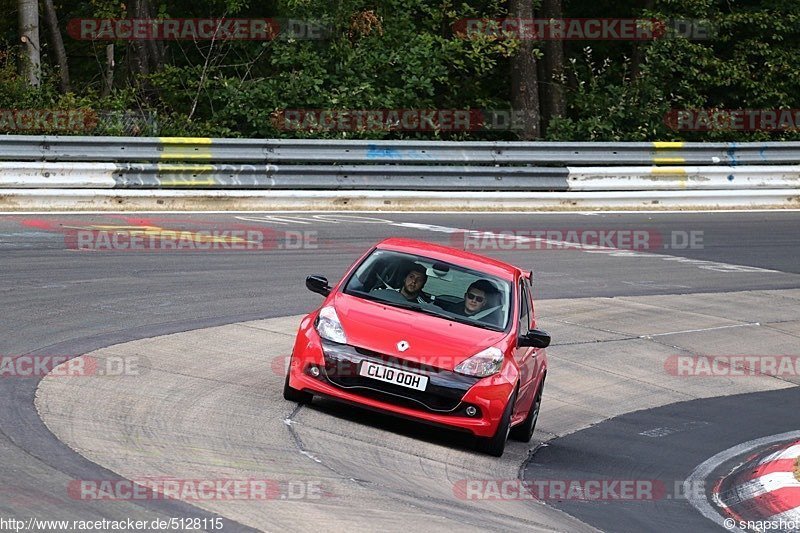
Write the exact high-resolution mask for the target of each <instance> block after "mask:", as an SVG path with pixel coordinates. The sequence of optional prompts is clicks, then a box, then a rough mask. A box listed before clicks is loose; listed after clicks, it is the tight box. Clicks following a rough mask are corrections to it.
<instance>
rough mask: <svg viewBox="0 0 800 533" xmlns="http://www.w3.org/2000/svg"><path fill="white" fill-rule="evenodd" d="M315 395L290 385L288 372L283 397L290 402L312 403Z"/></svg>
mask: <svg viewBox="0 0 800 533" xmlns="http://www.w3.org/2000/svg"><path fill="white" fill-rule="evenodd" d="M312 398H314V395H313V394H311V393H310V392H306V391H302V390H297V389H293V388H292V387H291V386H290V385H289V374H288V373H287V374H286V381H285V382H284V383H283V399H284V400H288V401H290V402H297V403H301V404H306V403H311V399H312Z"/></svg>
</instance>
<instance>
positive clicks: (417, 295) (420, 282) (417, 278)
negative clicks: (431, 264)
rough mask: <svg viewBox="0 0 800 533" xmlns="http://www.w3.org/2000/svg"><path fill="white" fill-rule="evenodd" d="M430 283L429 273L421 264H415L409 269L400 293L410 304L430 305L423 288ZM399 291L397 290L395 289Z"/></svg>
mask: <svg viewBox="0 0 800 533" xmlns="http://www.w3.org/2000/svg"><path fill="white" fill-rule="evenodd" d="M427 281H428V273H427V270H426V269H425V267H424V266H422V265H420V264H419V263H414V264H413V265H411V267H410V268H409V269H408V273H406V277H405V278H404V279H403V286H402V287H400V289H399V292H400V294H401V295H402V296H403V298H405V299H406V300H408V301H409V302H417V303H420V304H424V303H428V300H427V299H426V298H425V294H424V293H423V292H422V288H423V287H424V286H425V283H426V282H427ZM395 290H397V289H395Z"/></svg>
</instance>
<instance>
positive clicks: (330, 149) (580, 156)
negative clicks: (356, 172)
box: [0, 135, 800, 166]
mask: <svg viewBox="0 0 800 533" xmlns="http://www.w3.org/2000/svg"><path fill="white" fill-rule="evenodd" d="M0 160H2V161H83V162H87V161H92V162H140V163H148V162H149V163H157V162H177V161H182V162H210V163H211V162H214V163H252V164H257V163H261V164H270V163H298V164H308V163H331V164H332V163H360V164H364V163H392V164H415V163H416V164H419V163H425V164H462V165H463V164H470V165H478V164H500V165H504V164H530V165H552V166H567V165H591V166H598V165H604V166H605V165H611V166H623V165H652V164H655V165H678V164H680V165H684V164H685V165H728V166H739V165H753V164H760V165H776V164H794V163H797V162H798V161H800V142H780V143H779V142H765V143H682V142H640V143H592V142H573V143H551V142H455V141H362V140H352V141H350V140H347V141H345V140H291V139H269V140H260V139H210V138H182V137H167V138H158V137H149V138H148V137H77V136H76V137H57V136H56V137H53V136H26V135H7V136H3V137H0Z"/></svg>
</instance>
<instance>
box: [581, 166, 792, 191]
mask: <svg viewBox="0 0 800 533" xmlns="http://www.w3.org/2000/svg"><path fill="white" fill-rule="evenodd" d="M568 171H569V177H568V183H569V186H568V189H569V190H570V191H623V190H627V191H640V190H680V189H708V190H736V189H792V188H800V165H791V166H789V165H775V166H742V167H726V166H719V167H700V166H685V167H662V166H658V167H569V168H568Z"/></svg>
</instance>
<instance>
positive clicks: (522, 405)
mask: <svg viewBox="0 0 800 533" xmlns="http://www.w3.org/2000/svg"><path fill="white" fill-rule="evenodd" d="M517 293H518V295H519V312H518V315H517V328H518V332H517V334H518V335H520V336H521V335H526V334H527V333H528V332H529V331H530V328H531V317H532V312H531V298H530V291H529V290H528V288H527V285H526V283H524V281H523V279H520V280H519V282H518V283H517ZM536 356H537V350H536V348H531V347H517V348H516V349H515V350H514V358H515V359H516V360H517V365H518V366H519V379H520V383H519V396H518V398H517V407H516V408H515V414H516V415H519V416H525V415H527V413H528V408H529V407H530V405H531V402H532V401H533V394H534V392H535V391H534V390H533V386H534V385H535V383H534V382H535V378H536Z"/></svg>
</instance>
